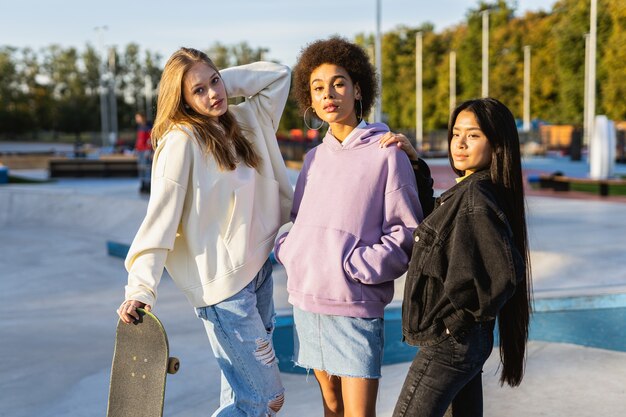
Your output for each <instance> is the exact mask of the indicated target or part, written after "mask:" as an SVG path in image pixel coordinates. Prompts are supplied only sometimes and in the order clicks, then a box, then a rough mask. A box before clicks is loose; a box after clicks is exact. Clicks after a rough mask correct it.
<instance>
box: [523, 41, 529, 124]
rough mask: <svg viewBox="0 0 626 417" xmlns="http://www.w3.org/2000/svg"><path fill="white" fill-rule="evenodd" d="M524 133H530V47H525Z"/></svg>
mask: <svg viewBox="0 0 626 417" xmlns="http://www.w3.org/2000/svg"><path fill="white" fill-rule="evenodd" d="M523 113H524V127H523V130H524V132H529V131H530V46H528V45H526V46H524V112H523Z"/></svg>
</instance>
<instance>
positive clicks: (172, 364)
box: [167, 358, 180, 374]
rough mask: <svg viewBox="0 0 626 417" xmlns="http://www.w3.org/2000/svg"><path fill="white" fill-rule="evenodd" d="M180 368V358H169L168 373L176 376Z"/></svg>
mask: <svg viewBox="0 0 626 417" xmlns="http://www.w3.org/2000/svg"><path fill="white" fill-rule="evenodd" d="M179 368H180V361H179V360H178V358H169V359H168V360H167V373H168V374H175V373H176V372H178V369H179Z"/></svg>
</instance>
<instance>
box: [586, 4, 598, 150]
mask: <svg viewBox="0 0 626 417" xmlns="http://www.w3.org/2000/svg"><path fill="white" fill-rule="evenodd" d="M589 17H590V31H589V57H588V61H587V65H588V66H589V70H588V71H587V77H588V80H587V130H588V132H589V133H588V134H587V135H586V136H587V138H590V137H591V135H592V134H593V129H594V119H595V116H596V42H597V32H598V0H591V13H590V16H589Z"/></svg>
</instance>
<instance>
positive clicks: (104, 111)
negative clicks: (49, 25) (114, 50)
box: [94, 26, 109, 147]
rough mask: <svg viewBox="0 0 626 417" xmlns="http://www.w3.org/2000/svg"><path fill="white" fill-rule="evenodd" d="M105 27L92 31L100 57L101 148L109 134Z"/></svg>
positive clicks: (104, 145) (98, 27)
mask: <svg viewBox="0 0 626 417" xmlns="http://www.w3.org/2000/svg"><path fill="white" fill-rule="evenodd" d="M107 29H108V27H107V26H96V27H95V28H94V30H95V31H96V34H97V35H98V46H99V49H100V51H99V55H100V76H99V84H100V85H99V88H98V91H99V93H100V129H101V132H100V134H101V140H102V146H103V147H106V146H107V141H108V138H107V136H108V134H109V110H108V103H107V101H108V100H107V95H108V87H107V81H106V71H107V69H106V65H107V59H106V55H105V54H104V53H103V52H104V40H103V32H104V31H105V30H107Z"/></svg>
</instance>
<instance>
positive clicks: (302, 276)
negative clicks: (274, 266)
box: [280, 222, 363, 301]
mask: <svg viewBox="0 0 626 417" xmlns="http://www.w3.org/2000/svg"><path fill="white" fill-rule="evenodd" d="M358 241H359V239H358V238H357V237H356V236H354V235H352V234H350V233H348V232H344V231H342V230H335V229H327V228H323V227H320V226H310V225H302V224H299V223H297V222H296V223H295V224H294V226H293V227H292V229H291V231H290V232H289V234H288V235H287V238H286V239H285V241H284V242H283V244H282V246H281V249H280V258H281V260H282V261H283V264H284V266H285V269H286V271H287V277H288V280H287V289H288V290H289V291H290V292H296V293H301V294H305V295H308V296H312V297H315V298H319V299H323V300H333V301H361V300H362V297H363V294H362V284H361V283H360V282H358V281H355V280H354V279H352V278H350V277H348V276H347V275H346V273H345V271H344V268H343V265H344V262H345V261H346V259H347V258H348V257H349V256H350V254H351V253H352V251H353V250H354V248H355V247H356V245H357V243H358Z"/></svg>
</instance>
